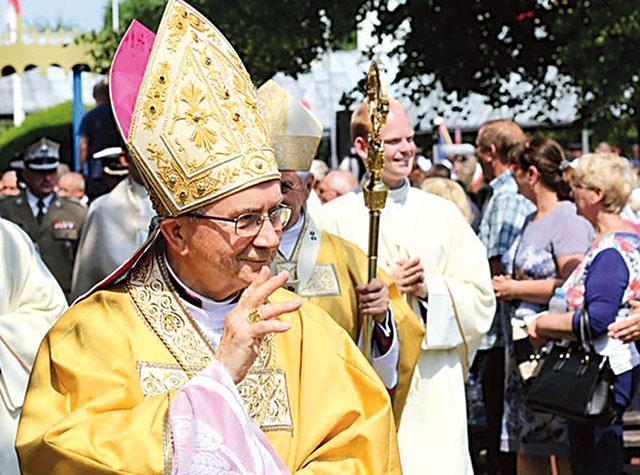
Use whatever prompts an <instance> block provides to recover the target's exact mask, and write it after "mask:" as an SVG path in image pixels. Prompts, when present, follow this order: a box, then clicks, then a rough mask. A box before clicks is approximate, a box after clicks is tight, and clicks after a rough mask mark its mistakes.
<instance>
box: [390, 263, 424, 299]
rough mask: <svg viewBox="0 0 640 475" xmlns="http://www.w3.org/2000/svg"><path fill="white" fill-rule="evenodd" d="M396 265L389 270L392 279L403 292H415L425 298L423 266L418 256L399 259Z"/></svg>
mask: <svg viewBox="0 0 640 475" xmlns="http://www.w3.org/2000/svg"><path fill="white" fill-rule="evenodd" d="M396 264H397V267H396V268H395V269H394V270H393V272H391V277H392V278H393V281H394V282H395V283H396V285H397V286H398V290H400V292H402V293H403V294H415V295H416V296H417V297H419V298H421V299H425V298H427V294H428V291H427V286H426V285H425V282H424V267H422V264H421V263H420V258H419V257H414V258H413V259H400V260H399V261H398V262H396Z"/></svg>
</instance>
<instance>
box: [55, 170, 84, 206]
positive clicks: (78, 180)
mask: <svg viewBox="0 0 640 475" xmlns="http://www.w3.org/2000/svg"><path fill="white" fill-rule="evenodd" d="M84 188H85V184H84V177H83V176H82V175H81V174H80V173H76V172H67V173H65V174H63V175H61V176H60V178H59V179H58V196H66V197H68V198H73V199H75V200H78V201H79V202H80V203H82V204H83V205H85V206H86V205H87V202H88V198H87V195H86V194H85V192H84Z"/></svg>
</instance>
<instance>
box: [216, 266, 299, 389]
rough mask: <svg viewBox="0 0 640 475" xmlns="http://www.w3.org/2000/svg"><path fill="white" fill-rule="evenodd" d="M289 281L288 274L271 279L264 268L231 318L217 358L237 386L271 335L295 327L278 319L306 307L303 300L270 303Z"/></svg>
mask: <svg viewBox="0 0 640 475" xmlns="http://www.w3.org/2000/svg"><path fill="white" fill-rule="evenodd" d="M288 278H289V274H288V273H287V272H280V273H279V274H278V275H276V276H274V277H270V271H269V268H268V267H263V268H262V270H261V271H260V274H258V277H257V278H256V280H255V281H253V282H252V283H251V285H249V287H247V288H246V289H245V291H244V292H243V293H242V297H240V301H239V302H238V305H236V307H235V308H234V309H233V310H232V311H231V312H229V315H227V319H226V320H225V322H224V328H223V330H222V338H221V340H220V345H219V346H218V349H217V350H216V356H215V357H216V359H217V360H218V361H219V362H220V363H221V364H222V365H223V366H224V367H225V369H226V370H227V371H228V372H229V374H230V375H231V377H232V378H233V381H234V382H235V383H236V384H237V383H239V382H240V381H242V380H243V379H244V377H245V376H246V375H247V372H248V371H249V368H251V365H252V364H253V362H254V361H255V359H256V357H257V356H258V352H259V351H260V344H261V343H262V339H263V338H264V337H265V336H266V335H267V334H268V333H282V332H285V331H287V330H288V329H289V328H290V327H291V325H290V324H288V323H285V322H281V321H279V320H278V317H279V316H280V315H282V314H284V313H289V312H293V311H295V310H297V309H299V308H300V306H301V305H302V301H301V300H291V301H288V302H281V303H267V299H268V298H269V296H270V295H271V294H272V293H273V292H275V291H276V290H277V289H279V288H280V287H282V286H283V285H284V284H285V283H286V282H287V280H288Z"/></svg>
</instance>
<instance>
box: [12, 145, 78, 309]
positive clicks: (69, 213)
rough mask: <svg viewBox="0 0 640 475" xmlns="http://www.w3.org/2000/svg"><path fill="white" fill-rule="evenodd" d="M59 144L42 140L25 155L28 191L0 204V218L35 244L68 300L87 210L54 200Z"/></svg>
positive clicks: (73, 203)
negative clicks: (18, 227)
mask: <svg viewBox="0 0 640 475" xmlns="http://www.w3.org/2000/svg"><path fill="white" fill-rule="evenodd" d="M59 160H60V144H58V143H56V142H54V141H52V140H49V139H47V138H45V137H43V138H41V139H40V140H38V141H37V142H36V143H34V144H33V145H30V146H29V147H28V148H27V150H26V152H25V154H24V169H23V171H22V178H23V180H24V182H25V183H26V185H27V187H26V189H25V190H22V192H21V193H20V194H19V195H18V196H12V197H8V198H6V199H4V200H2V201H1V202H0V216H2V217H3V218H5V219H8V220H10V221H13V222H14V223H16V224H17V225H19V226H20V227H21V228H22V229H23V230H24V231H25V232H26V233H27V234H28V235H29V237H30V238H31V239H32V241H33V242H34V243H35V244H36V247H37V248H38V251H39V252H40V255H41V256H42V260H43V261H44V262H45V264H46V265H47V267H48V268H49V270H51V273H52V274H53V275H54V277H55V278H56V280H57V281H58V283H59V284H60V287H62V290H63V291H64V293H65V296H66V297H67V299H68V298H69V292H70V290H71V272H72V270H73V261H74V259H75V254H76V247H77V244H78V239H79V237H80V231H81V229H82V223H83V221H84V217H85V214H86V212H87V210H86V208H85V207H84V206H82V205H81V204H79V203H77V202H76V201H74V200H71V199H69V198H63V197H60V196H57V195H56V194H55V192H54V187H55V185H56V182H57V179H58V172H57V168H58V165H59Z"/></svg>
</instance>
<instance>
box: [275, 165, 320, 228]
mask: <svg viewBox="0 0 640 475" xmlns="http://www.w3.org/2000/svg"><path fill="white" fill-rule="evenodd" d="M281 175H282V177H281V178H280V189H281V190H282V202H283V203H284V204H286V205H287V206H290V207H291V219H289V224H288V227H291V226H293V225H294V224H296V223H297V222H298V219H299V218H300V213H301V212H302V207H303V206H304V204H305V203H306V201H307V198H309V193H310V192H311V188H312V182H307V183H304V182H303V180H302V179H301V178H300V176H299V175H298V174H297V173H296V172H294V171H283V172H281Z"/></svg>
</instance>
